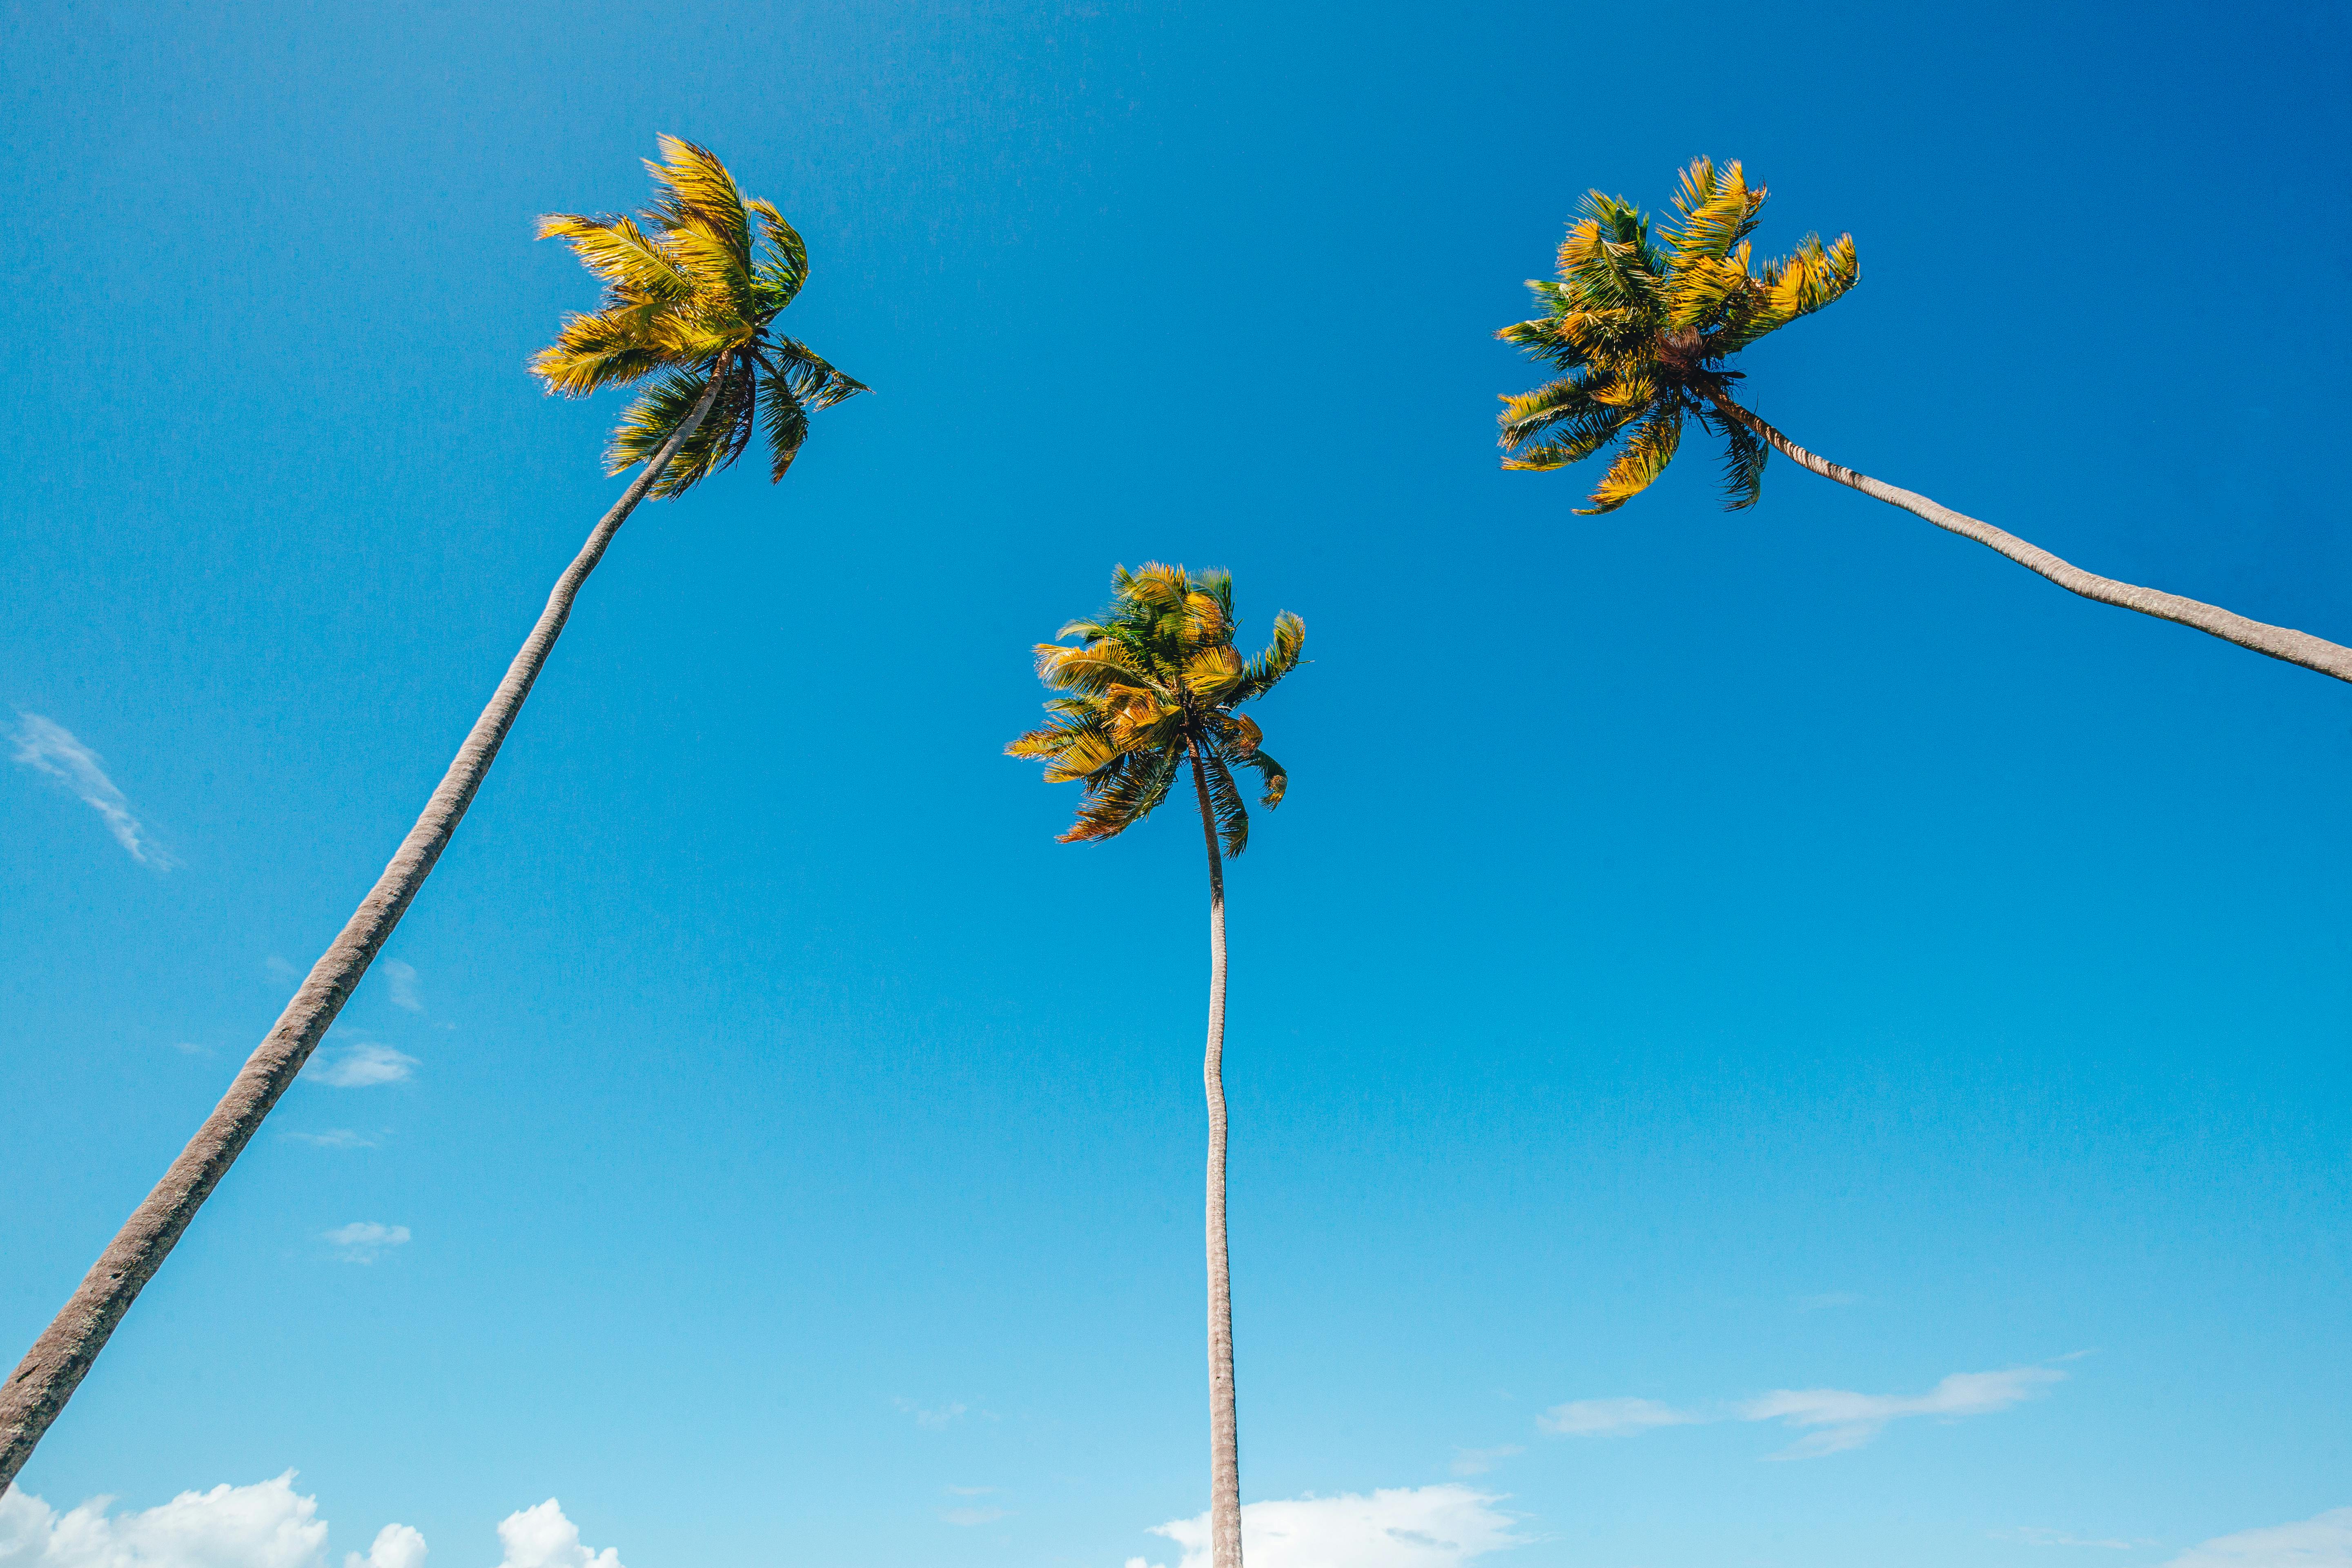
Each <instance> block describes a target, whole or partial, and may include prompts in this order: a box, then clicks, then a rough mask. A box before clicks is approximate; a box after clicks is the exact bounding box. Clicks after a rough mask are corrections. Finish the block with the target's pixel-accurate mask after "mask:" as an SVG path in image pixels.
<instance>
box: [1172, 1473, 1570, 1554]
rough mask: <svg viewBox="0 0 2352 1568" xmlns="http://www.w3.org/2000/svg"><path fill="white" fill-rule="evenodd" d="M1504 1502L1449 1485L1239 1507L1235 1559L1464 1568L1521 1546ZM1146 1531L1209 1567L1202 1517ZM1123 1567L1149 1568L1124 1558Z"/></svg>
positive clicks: (1523, 1539) (1205, 1519)
mask: <svg viewBox="0 0 2352 1568" xmlns="http://www.w3.org/2000/svg"><path fill="white" fill-rule="evenodd" d="M1502 1500H1503V1499H1502V1498H1501V1497H1500V1496H1499V1495H1497V1494H1496V1493H1492V1492H1482V1491H1475V1490H1473V1489H1470V1488H1468V1487H1465V1486H1459V1485H1455V1484H1453V1483H1451V1482H1449V1483H1446V1484H1444V1485H1441V1486H1433V1487H1411V1488H1409V1487H1394V1488H1387V1489H1381V1490H1380V1491H1375V1492H1372V1493H1370V1494H1369V1495H1360V1494H1357V1493H1354V1492H1349V1493H1344V1494H1342V1495H1340V1496H1339V1497H1314V1496H1307V1497H1303V1498H1287V1499H1283V1500H1274V1501H1267V1502H1253V1503H1244V1505H1243V1506H1242V1556H1243V1558H1244V1560H1245V1561H1246V1562H1248V1563H1250V1564H1251V1568H1464V1564H1466V1563H1470V1562H1472V1561H1473V1560H1475V1559H1476V1558H1480V1557H1484V1556H1486V1554H1487V1553H1488V1552H1502V1551H1507V1550H1508V1549H1509V1548H1511V1547H1514V1546H1525V1545H1527V1544H1528V1537H1526V1536H1524V1535H1521V1534H1519V1533H1517V1528H1516V1527H1517V1521H1516V1520H1514V1519H1513V1518H1512V1517H1511V1516H1510V1515H1509V1514H1507V1513H1505V1512H1503V1511H1502V1510H1500V1509H1499V1508H1497V1507H1496V1504H1497V1503H1500V1502H1501V1501H1502ZM1151 1533H1152V1534H1154V1535H1164V1536H1166V1537H1167V1538H1168V1539H1169V1540H1171V1541H1172V1542H1175V1543H1176V1544H1177V1545H1178V1546H1179V1547H1181V1549H1182V1550H1183V1553H1184V1555H1183V1558H1182V1560H1181V1563H1180V1564H1179V1568H1209V1559H1210V1552H1209V1516H1208V1515H1207V1514H1205V1513H1203V1514H1198V1515H1195V1516H1194V1517H1192V1518H1191V1519H1178V1520H1171V1521H1169V1522H1168V1523H1166V1524H1161V1525H1155V1526H1153V1527H1152V1531H1151ZM1127 1568H1152V1565H1151V1564H1148V1563H1145V1562H1144V1560H1143V1559H1142V1558H1140V1557H1130V1558H1129V1559H1128V1561H1127Z"/></svg>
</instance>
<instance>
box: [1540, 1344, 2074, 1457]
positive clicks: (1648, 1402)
mask: <svg viewBox="0 0 2352 1568" xmlns="http://www.w3.org/2000/svg"><path fill="white" fill-rule="evenodd" d="M2065 1380H2066V1374H2065V1373H2063V1372H2060V1371H2058V1370H2057V1369H2056V1368H2054V1367H2047V1366H2018V1367H2010V1368H2008V1369H2006V1370H2004V1371H2000V1372H1956V1373H1952V1375H1951V1376H1949V1377H1947V1378H1945V1379H1944V1380H1943V1381H1942V1382H1941V1383H1938V1384H1936V1386H1935V1387H1933V1388H1931V1389H1929V1390H1928V1391H1927V1393H1925V1394H1856V1393H1853V1391H1851V1390H1848V1389H1843V1388H1777V1389H1774V1390H1773V1391H1772V1392H1771V1393H1769V1394H1759V1395H1758V1396H1757V1397H1756V1398H1753V1399H1748V1400H1743V1401H1741V1402H1739V1403H1738V1404H1736V1405H1731V1406H1729V1407H1728V1408H1727V1409H1724V1410H1721V1411H1718V1412H1708V1411H1704V1410H1677V1409H1676V1408H1675V1407H1674V1406H1673V1405H1666V1404H1664V1403H1662V1402H1660V1401H1658V1400H1655V1399H1578V1400H1571V1401H1570V1403H1568V1404H1566V1405H1553V1406H1552V1407H1551V1408H1550V1409H1549V1410H1547V1411H1545V1412H1544V1413H1543V1414H1542V1415H1538V1416H1537V1417H1536V1425H1537V1426H1538V1427H1539V1428H1541V1429H1542V1430H1543V1431H1546V1432H1549V1433H1550V1434H1552V1435H1553V1436H1561V1437H1601V1436H1627V1435H1629V1434H1632V1433H1635V1432H1647V1431H1651V1430H1653V1429H1654V1428H1656V1427H1660V1426H1698V1425H1701V1424H1704V1423H1708V1422H1715V1421H1778V1422H1780V1424H1781V1425H1782V1426H1793V1427H1796V1428H1798V1429H1799V1430H1801V1431H1804V1432H1805V1434H1806V1435H1805V1436H1802V1437H1801V1438H1799V1439H1798V1440H1797V1441H1796V1442H1795V1443H1793V1444H1791V1445H1790V1446H1789V1447H1786V1448H1783V1449H1781V1450H1780V1452H1779V1453H1777V1454H1769V1455H1767V1456H1765V1457H1766V1458H1773V1459H1818V1458H1822V1456H1823V1455H1825V1454H1840V1453H1843V1452H1844V1451H1846V1450H1847V1449H1849V1448H1859V1447H1862V1446H1863V1445H1864V1444H1865V1443H1867V1442H1869V1441H1870V1440H1871V1439H1872V1438H1874V1437H1875V1436H1878V1435H1879V1434H1880V1433H1881V1432H1883V1431H1885V1429H1886V1427H1887V1425H1888V1423H1890V1422H1893V1421H1898V1420H1901V1419H1903V1418H1904V1417H1906V1416H1910V1415H1938V1416H1942V1417H1944V1418H1946V1419H1947V1420H1956V1419H1958V1417H1960V1416H1963V1415H1992V1414H1994V1413H1995V1412H1997V1411H2002V1410H2007V1409H2008V1408H2010V1407H2011V1405H2019V1404H2021V1403H2023V1402H2024V1401H2026V1400H2028V1399H2034V1398H2038V1397H2040V1396H2041V1395H2042V1394H2044V1393H2046V1392H2047V1391H2048V1389H2049V1386H2050V1384H2053V1383H2063V1382H2064V1381H2065Z"/></svg>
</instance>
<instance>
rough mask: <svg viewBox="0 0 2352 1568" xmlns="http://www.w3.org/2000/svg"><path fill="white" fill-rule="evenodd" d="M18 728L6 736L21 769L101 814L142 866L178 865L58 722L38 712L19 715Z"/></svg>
mask: <svg viewBox="0 0 2352 1568" xmlns="http://www.w3.org/2000/svg"><path fill="white" fill-rule="evenodd" d="M6 733H7V735H8V738H9V739H10V740H11V741H13V742H16V752H15V758H16V764H17V765H18V766H19V767H26V768H30V769H32V770H33V771H34V772H35V773H39V774H41V775H42V776H43V777H45V778H47V779H49V780H50V781H51V782H53V783H55V784H59V785H61V786H63V787H64V788H65V789H66V790H67V791H68V792H69V793H70V794H71V795H73V796H74V798H76V799H77V800H79V801H80V802H81V803H82V804H83V805H86V806H88V807H89V808H90V809H91V810H92V811H94V812H96V813H98V815H99V816H100V818H101V819H102V820H104V822H105V823H106V830H107V831H108V832H109V833H110V834H112V835H113V836H114V841H115V842H116V843H117V844H120V845H121V846H122V847H123V850H124V852H125V853H127V854H128V855H129V856H130V857H131V858H132V859H133V860H136V861H138V862H139V863H140V864H141V865H142V866H152V867H153V868H155V869H156V870H158V871H168V870H170V869H171V868H173V867H174V866H177V865H178V864H179V862H178V861H177V860H175V859H173V858H172V857H171V856H169V855H167V854H165V853H164V852H163V850H162V849H160V848H158V847H156V846H155V843H154V841H153V840H152V839H151V838H150V837H148V836H147V828H146V825H145V824H143V823H142V822H141V821H140V820H139V818H138V816H136V815H134V814H133V813H132V811H131V802H130V800H129V799H128V798H126V797H125V796H124V795H123V793H122V791H121V790H120V789H118V788H117V787H116V786H115V783H114V781H113V780H112V779H110V778H109V777H107V776H106V769H105V768H104V767H103V766H101V765H100V757H99V754H98V753H97V752H93V751H91V750H90V749H89V747H88V746H85V745H83V744H82V743H81V742H80V741H79V739H77V738H76V737H75V735H74V732H73V731H70V730H68V729H67V728H66V727H65V726H64V725H62V724H60V723H58V721H55V720H54V719H45V718H43V717H42V716H41V715H40V714H38V713H26V712H24V711H22V710H19V711H18V712H17V714H16V726H15V727H14V728H13V729H10V730H8V731H6Z"/></svg>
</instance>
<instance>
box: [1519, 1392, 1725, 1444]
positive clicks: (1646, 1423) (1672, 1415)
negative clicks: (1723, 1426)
mask: <svg viewBox="0 0 2352 1568" xmlns="http://www.w3.org/2000/svg"><path fill="white" fill-rule="evenodd" d="M1709 1419H1712V1417H1709V1416H1706V1415H1700V1414H1698V1413H1697V1412H1696V1411H1692V1410H1677V1409H1675V1407H1674V1406H1673V1405H1663V1404H1660V1403H1659V1402H1658V1401H1657V1400H1654V1399H1571V1400H1570V1401H1569V1402H1568V1403H1567V1404H1566V1405H1553V1406H1552V1407H1551V1408H1550V1409H1549V1410H1547V1411H1545V1412H1544V1413H1543V1414H1542V1415H1538V1416H1537V1417H1536V1426H1538V1428H1539V1429H1541V1430H1543V1431H1546V1432H1549V1433H1550V1434H1552V1435H1553V1436H1556V1437H1606V1436H1617V1435H1619V1434H1622V1433H1627V1432H1647V1431H1650V1430H1651V1429H1652V1428H1654V1427H1658V1426H1691V1425H1694V1424H1695V1423H1697V1422H1701V1421H1706V1420H1709Z"/></svg>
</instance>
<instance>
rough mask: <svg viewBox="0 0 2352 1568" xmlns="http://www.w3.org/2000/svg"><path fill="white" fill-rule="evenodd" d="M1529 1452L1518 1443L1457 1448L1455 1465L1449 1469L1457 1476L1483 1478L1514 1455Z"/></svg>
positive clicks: (1455, 1450)
mask: <svg viewBox="0 0 2352 1568" xmlns="http://www.w3.org/2000/svg"><path fill="white" fill-rule="evenodd" d="M1526 1452H1527V1450H1526V1449H1525V1448H1523V1447H1519V1445H1518V1444H1517V1443H1505V1444H1503V1445H1501V1446H1500V1447H1494V1448H1456V1449H1454V1463H1453V1464H1452V1465H1450V1466H1448V1467H1447V1468H1449V1469H1451V1470H1452V1471H1453V1472H1454V1474H1455V1475H1457V1476H1483V1475H1485V1474H1486V1472H1487V1471H1488V1470H1491V1469H1493V1468H1495V1467H1496V1465H1499V1464H1501V1463H1502V1462H1503V1461H1504V1460H1505V1459H1507V1458H1510V1457H1511V1456H1512V1455H1514V1454H1524V1453H1526Z"/></svg>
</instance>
